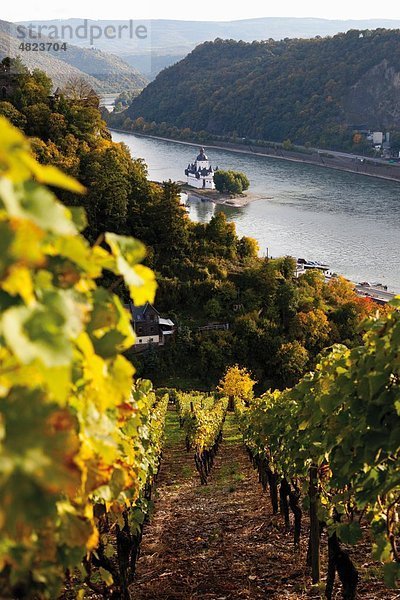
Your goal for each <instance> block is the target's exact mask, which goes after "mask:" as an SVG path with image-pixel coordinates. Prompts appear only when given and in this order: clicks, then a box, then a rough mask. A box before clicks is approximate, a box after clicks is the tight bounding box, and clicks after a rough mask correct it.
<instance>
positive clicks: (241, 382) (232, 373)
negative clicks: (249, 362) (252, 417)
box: [218, 365, 257, 411]
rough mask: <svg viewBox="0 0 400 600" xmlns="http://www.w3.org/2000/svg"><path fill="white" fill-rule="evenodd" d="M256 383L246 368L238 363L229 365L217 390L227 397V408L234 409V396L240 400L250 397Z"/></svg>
mask: <svg viewBox="0 0 400 600" xmlns="http://www.w3.org/2000/svg"><path fill="white" fill-rule="evenodd" d="M256 383H257V382H256V381H254V379H252V377H251V375H250V373H249V371H248V370H247V369H245V368H243V367H242V368H241V367H239V366H238V365H234V366H233V367H229V369H228V370H227V371H226V373H225V375H224V377H223V378H222V379H221V381H220V382H219V386H218V389H219V391H221V392H222V393H223V394H225V395H226V396H228V398H229V405H228V410H230V411H232V410H233V409H234V400H235V397H238V398H241V399H242V400H245V399H248V398H250V397H251V395H252V392H253V387H254V385H255V384H256Z"/></svg>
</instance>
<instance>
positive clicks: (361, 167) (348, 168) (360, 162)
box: [110, 127, 400, 183]
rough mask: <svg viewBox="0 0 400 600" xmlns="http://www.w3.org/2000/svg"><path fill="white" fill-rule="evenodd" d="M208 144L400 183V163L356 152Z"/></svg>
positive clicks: (156, 137)
mask: <svg viewBox="0 0 400 600" xmlns="http://www.w3.org/2000/svg"><path fill="white" fill-rule="evenodd" d="M110 131H116V132H118V133H126V134H129V135H136V136H139V137H144V138H150V139H154V140H161V141H163V142H173V143H175V144H183V145H185V146H192V147H198V145H199V143H198V142H186V141H183V140H175V139H173V138H165V137H161V136H157V135H148V134H144V133H140V132H137V131H128V130H126V129H118V128H115V127H110ZM207 147H209V148H216V149H218V150H228V151H229V152H238V153H241V154H248V155H252V156H265V157H269V158H274V159H277V160H285V161H289V162H296V163H303V164H308V165H313V166H316V167H321V168H328V169H334V170H336V171H345V172H347V173H354V174H356V175H364V176H367V177H374V178H377V179H384V180H386V181H394V182H397V183H400V165H399V164H389V163H387V162H385V161H383V160H380V159H372V158H365V157H360V156H356V155H350V154H344V153H340V152H334V151H330V150H318V149H306V148H305V149H304V152H298V151H295V150H284V149H283V148H281V147H279V148H272V147H269V146H252V145H249V144H234V143H232V142H213V141H209V142H207Z"/></svg>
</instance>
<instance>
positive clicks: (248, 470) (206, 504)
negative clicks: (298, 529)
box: [131, 411, 400, 600]
mask: <svg viewBox="0 0 400 600" xmlns="http://www.w3.org/2000/svg"><path fill="white" fill-rule="evenodd" d="M155 503H156V504H155V506H156V508H155V512H154V515H153V517H152V519H151V523H150V524H148V525H146V526H145V530H144V536H143V540H142V546H141V556H140V558H139V561H138V563H137V572H136V580H135V583H134V584H133V586H132V589H131V592H132V594H131V596H132V600H183V599H184V600H194V599H202V600H240V599H243V598H247V599H254V600H256V599H261V598H263V599H265V598H268V599H270V600H281V599H289V600H295V599H302V598H307V599H310V598H322V597H323V586H321V587H320V588H315V587H314V588H312V586H311V585H310V579H309V576H308V574H307V571H306V569H305V567H304V564H305V552H306V541H305V540H304V541H303V545H302V549H301V552H300V554H296V553H295V552H294V551H293V545H292V536H291V534H286V535H285V533H284V532H283V528H282V522H281V519H280V517H273V516H272V512H271V508H270V503H269V497H268V494H265V493H263V491H262V489H261V486H260V485H259V483H258V477H257V474H256V472H255V471H253V468H252V466H251V464H250V462H249V460H248V458H247V455H246V453H245V451H244V448H243V443H242V441H241V437H240V435H239V432H238V429H237V427H236V424H235V421H234V417H233V416H232V415H229V416H228V418H227V421H226V423H225V426H224V441H223V443H222V445H221V447H220V450H219V453H218V455H217V458H216V460H215V463H214V467H213V470H212V472H211V475H210V477H209V482H208V485H207V486H201V485H200V481H199V477H198V475H197V473H196V470H195V467H194V460H193V456H192V453H190V452H189V453H187V452H186V450H185V445H184V435H183V432H182V431H181V430H180V429H179V425H178V419H177V415H176V413H175V412H174V411H169V412H168V417H167V440H166V445H165V450H164V456H163V462H162V467H161V471H160V475H159V479H158V483H157V494H156V496H155ZM361 553H362V552H361ZM363 561H367V558H366V556H365V554H364V556H363V557H362V558H361V564H362V562H363ZM370 562H371V564H372V561H370ZM358 566H359V565H358ZM365 567H366V572H368V577H367V579H366V581H364V583H362V584H361V585H360V593H359V598H360V599H363V600H364V599H365V600H375V599H376V600H378V599H379V600H383V599H385V600H386V599H391V600H392V599H395V598H399V597H400V596H399V595H398V594H397V593H395V592H389V591H388V590H386V589H385V588H384V587H383V586H382V585H381V584H380V583H379V577H378V574H377V573H376V572H375V571H376V569H375V567H371V568H369V563H366V565H365ZM373 569H375V571H374V570H373ZM364 579H365V578H364ZM340 597H341V595H339V591H338V593H337V595H336V596H335V598H338V599H339V598H340Z"/></svg>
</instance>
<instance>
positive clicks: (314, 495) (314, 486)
mask: <svg viewBox="0 0 400 600" xmlns="http://www.w3.org/2000/svg"><path fill="white" fill-rule="evenodd" d="M308 493H309V497H310V550H311V577H312V582H313V583H319V580H320V537H319V520H318V514H317V510H318V468H317V466H316V465H313V466H312V467H311V468H310V485H309V488H308Z"/></svg>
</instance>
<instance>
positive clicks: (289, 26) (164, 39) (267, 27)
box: [25, 17, 400, 78]
mask: <svg viewBox="0 0 400 600" xmlns="http://www.w3.org/2000/svg"><path fill="white" fill-rule="evenodd" d="M82 22H83V20H82V19H65V20H53V21H41V22H38V21H37V22H35V21H32V22H31V23H33V24H34V25H35V24H36V25H39V24H40V25H45V26H48V27H49V26H56V27H58V28H61V27H63V26H64V27H69V28H71V29H72V32H73V39H71V40H70V41H71V43H73V44H75V45H76V46H80V47H89V46H90V41H89V40H88V39H82V38H80V37H78V34H79V33H80V32H79V30H78V31H77V29H76V28H77V27H78V26H79V25H81V24H82ZM127 23H128V21H120V20H115V21H113V20H110V21H94V20H89V21H88V26H89V27H90V26H98V27H100V28H102V30H104V27H105V26H106V25H112V26H115V27H118V26H120V25H126V24H127ZM25 25H28V22H25ZM141 25H144V26H145V27H146V28H147V31H148V36H147V38H146V39H145V40H143V39H139V38H138V37H136V36H132V37H128V36H127V35H123V36H121V37H120V39H118V36H117V37H116V39H109V38H107V37H106V36H104V35H103V36H101V37H100V39H98V40H96V41H95V42H94V44H95V46H96V48H99V49H100V50H103V51H106V52H112V53H114V54H118V55H119V56H122V57H123V58H124V59H125V60H126V61H127V62H129V64H130V65H132V66H134V67H136V68H137V69H138V70H139V71H141V72H142V73H144V74H145V75H146V76H147V77H149V78H154V77H155V76H156V75H157V74H158V73H159V71H160V70H161V69H163V68H164V67H166V66H169V65H171V64H173V63H175V62H176V61H177V60H180V59H181V58H183V57H184V56H186V54H188V52H190V51H191V50H193V49H194V48H195V46H197V45H198V44H200V43H202V42H205V41H212V40H214V39H215V38H222V39H233V40H237V41H240V40H243V41H245V42H252V41H253V40H258V41H262V40H268V39H269V38H273V39H274V40H282V39H284V38H313V37H315V36H318V35H319V36H327V35H335V34H337V33H340V32H346V31H349V30H350V29H362V30H365V29H377V28H386V29H398V28H400V20H388V19H367V20H346V21H342V20H338V19H337V20H328V19H314V18H290V17H288V18H282V17H265V18H258V19H246V20H238V21H220V22H218V21H177V20H168V19H159V20H157V19H156V20H151V21H145V20H134V21H132V27H133V29H135V28H136V27H137V26H141ZM68 41H69V40H68Z"/></svg>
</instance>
